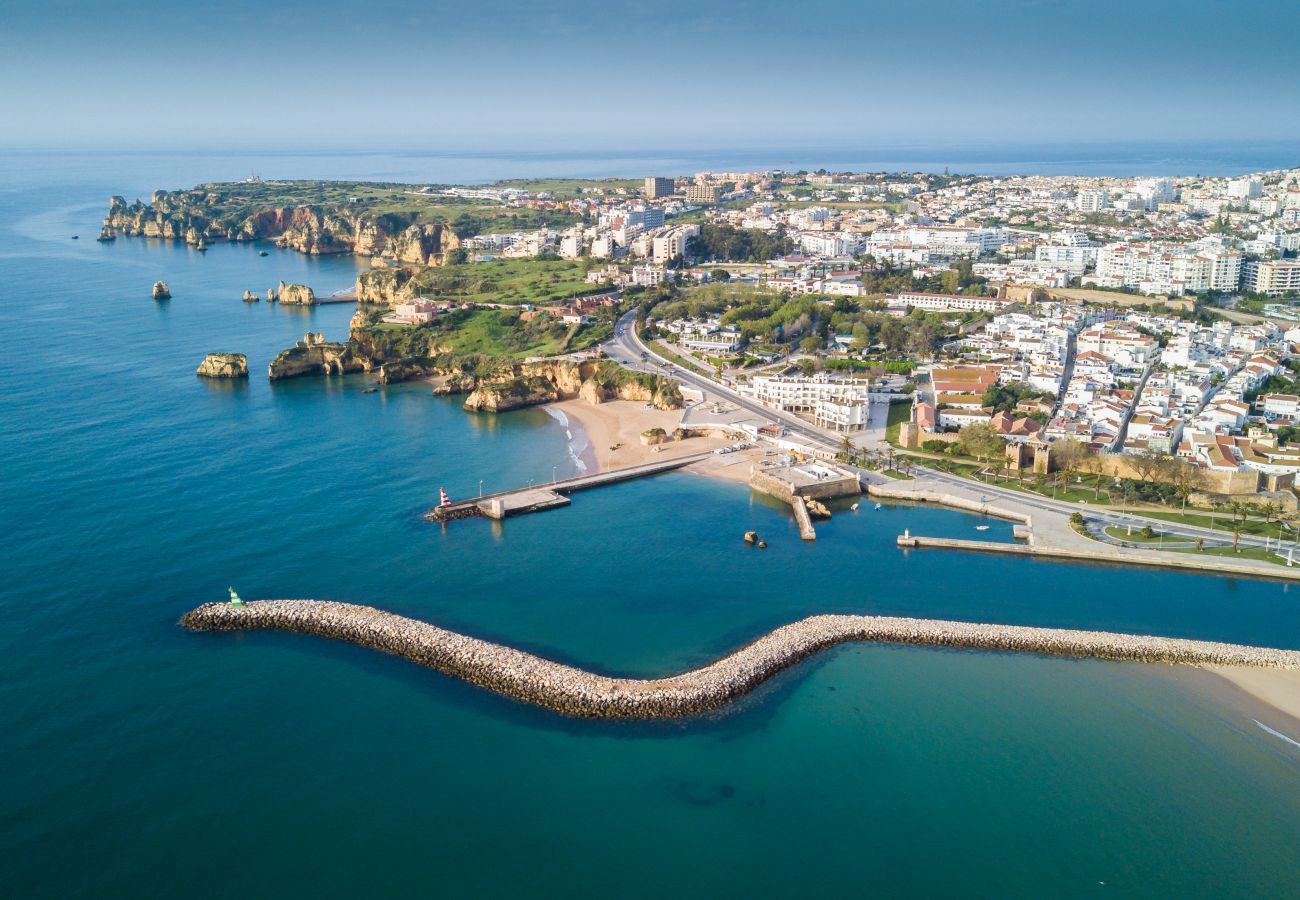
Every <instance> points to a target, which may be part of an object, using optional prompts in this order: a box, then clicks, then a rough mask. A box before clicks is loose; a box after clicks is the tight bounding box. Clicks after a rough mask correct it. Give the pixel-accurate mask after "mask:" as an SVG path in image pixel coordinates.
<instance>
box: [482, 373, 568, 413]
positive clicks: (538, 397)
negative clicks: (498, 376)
mask: <svg viewBox="0 0 1300 900" xmlns="http://www.w3.org/2000/svg"><path fill="white" fill-rule="evenodd" d="M559 399H560V392H559V391H557V390H556V389H555V384H554V383H553V382H551V381H549V380H547V379H546V378H542V377H541V376H538V375H529V376H523V377H520V378H512V379H510V380H509V381H497V382H492V383H490V384H481V385H479V387H478V388H476V389H475V391H474V393H472V394H470V395H469V397H467V398H466V399H465V409H467V410H469V411H470V412H494V413H495V412H506V411H507V410H511V409H521V408H523V407H525V406H536V405H538V404H539V403H551V402H554V401H555V400H559Z"/></svg>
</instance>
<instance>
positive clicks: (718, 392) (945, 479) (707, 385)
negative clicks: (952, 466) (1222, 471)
mask: <svg viewBox="0 0 1300 900" xmlns="http://www.w3.org/2000/svg"><path fill="white" fill-rule="evenodd" d="M602 349H604V350H605V352H606V353H607V354H609V356H610V358H611V359H614V360H616V361H618V362H620V363H622V364H623V365H625V366H627V367H629V368H631V369H634V370H637V371H642V372H654V373H656V374H664V373H665V372H671V374H672V376H673V377H674V378H676V379H677V380H679V381H681V382H683V383H685V384H687V385H690V386H691V387H693V388H696V389H697V390H700V391H702V392H704V393H705V395H706V396H710V395H711V396H713V397H715V398H721V399H725V400H726V401H727V402H729V403H732V404H734V405H736V406H738V407H740V408H741V409H744V410H746V411H747V412H750V413H752V414H753V415H755V416H756V417H758V418H761V419H765V420H767V421H770V422H780V423H781V424H782V425H784V426H785V427H786V428H787V429H788V430H789V431H790V432H791V433H792V434H796V435H798V436H799V437H801V438H803V439H804V440H806V441H807V442H808V443H809V444H811V445H812V446H814V447H818V448H821V449H824V450H829V451H832V452H836V453H838V452H839V450H840V446H841V442H840V438H839V437H838V436H837V435H835V434H834V433H833V432H827V431H824V430H822V429H820V428H818V427H817V426H815V425H813V424H812V423H810V422H807V421H805V420H803V419H800V418H798V417H797V416H794V415H792V414H790V413H786V412H782V411H780V410H775V409H772V408H770V407H767V406H764V405H763V404H761V403H758V402H756V401H754V400H751V399H749V398H748V397H743V396H741V395H740V394H738V393H737V392H736V391H734V390H732V389H731V388H729V387H727V386H725V385H722V384H719V383H718V382H716V381H714V380H713V379H712V378H707V377H705V376H703V375H700V374H699V373H696V372H692V371H688V370H686V369H683V368H682V367H681V366H678V365H675V364H674V363H672V362H671V361H670V360H668V359H665V358H664V357H662V356H659V355H658V354H657V353H655V351H654V349H653V348H652V347H649V346H647V345H646V344H645V343H644V342H643V341H642V340H641V339H640V337H639V336H638V335H637V333H636V313H635V312H630V313H626V314H625V315H623V316H622V317H621V318H619V320H618V321H617V322H616V323H615V325H614V336H613V337H612V338H610V339H609V340H608V341H607V342H606V343H605V344H604V345H602ZM643 354H644V357H643ZM647 358H648V359H647ZM1143 381H1144V382H1145V377H1144V378H1143ZM850 468H856V467H850ZM856 471H857V472H858V474H859V475H860V476H861V477H862V478H863V479H864V480H866V481H868V482H874V483H878V484H879V483H885V482H887V481H888V479H887V478H886V477H885V476H882V475H880V474H879V473H877V472H872V471H870V470H869V469H856ZM913 472H914V473H915V474H917V475H920V476H923V477H924V478H925V479H926V480H927V481H931V482H933V483H935V484H937V485H940V486H948V487H952V488H960V489H964V490H967V491H979V492H980V493H981V494H982V495H984V496H986V497H989V498H990V499H992V498H998V499H1001V500H1005V501H1008V502H1013V503H1016V504H1019V505H1020V506H1024V507H1029V508H1031V509H1036V510H1039V511H1042V512H1049V513H1055V514H1057V515H1065V516H1069V515H1070V514H1071V513H1076V512H1078V513H1084V514H1086V515H1087V516H1088V517H1089V518H1090V519H1093V520H1094V521H1097V522H1100V523H1101V524H1102V525H1103V526H1105V525H1117V526H1120V527H1127V526H1129V525H1133V526H1136V527H1138V528H1141V527H1143V526H1145V525H1150V526H1151V527H1152V528H1154V529H1157V530H1159V531H1162V532H1164V533H1165V534H1167V535H1171V536H1174V537H1182V538H1187V539H1189V540H1193V541H1194V540H1196V539H1197V538H1204V539H1205V540H1207V541H1216V542H1222V541H1225V540H1226V541H1227V542H1229V543H1231V541H1232V532H1231V531H1228V530H1227V529H1226V528H1216V529H1210V528H1201V527H1198V526H1194V525H1181V524H1175V523H1173V522H1166V521H1163V520H1161V519H1153V518H1147V517H1145V516H1142V515H1139V514H1137V513H1129V512H1119V511H1115V510H1110V509H1107V508H1106V507H1104V506H1091V505H1088V504H1083V503H1070V502H1067V501H1064V500H1053V499H1051V498H1050V497H1041V496H1039V495H1037V494H1031V493H1029V492H1027V491H1017V490H1015V489H1013V488H1002V487H997V486H995V485H988V484H984V483H983V482H981V481H976V480H974V479H970V478H965V477H962V476H960V475H952V474H949V473H947V472H942V471H939V470H937V469H931V468H928V467H926V466H924V465H919V466H916V467H915V468H914V469H913ZM1239 544H1240V546H1242V547H1261V548H1262V547H1265V546H1269V547H1277V546H1278V541H1276V540H1271V541H1266V540H1265V539H1264V538H1261V537H1255V536H1252V535H1245V534H1243V535H1242V536H1241V539H1240V542H1239Z"/></svg>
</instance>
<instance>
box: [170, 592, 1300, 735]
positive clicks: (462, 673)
mask: <svg viewBox="0 0 1300 900" xmlns="http://www.w3.org/2000/svg"><path fill="white" fill-rule="evenodd" d="M181 624H182V625H184V626H185V627H186V628H190V629H192V630H195V631H246V630H257V629H262V630H278V631H292V632H298V633H301V634H312V635H317V636H320V637H327V638H333V639H336V640H342V641H347V642H349V643H353V644H359V645H361V646H364V647H371V648H374V649H376V650H383V651H385V652H388V653H393V654H396V655H398V656H402V657H405V658H406V659H409V660H411V661H412V662H415V663H418V664H420V665H423V666H428V667H429V668H431V669H435V670H437V671H439V672H442V673H443V674H446V675H451V676H454V677H456V678H460V679H463V680H464V681H467V682H469V683H470V684H474V685H477V686H479V687H481V688H485V689H487V690H490V691H494V692H496V693H498V694H501V695H503V696H506V697H510V698H512V699H514V700H518V701H521V702H524V703H531V704H533V705H535V706H540V707H543V708H545V709H550V710H553V711H555V712H558V713H562V714H564V715H570V716H582V717H595V718H623V719H662V718H676V717H680V716H688V715H692V714H695V713H700V712H706V711H708V710H711V709H717V708H719V707H722V706H725V705H727V704H728V703H731V702H732V701H734V700H736V699H737V698H739V697H741V696H743V695H745V694H747V693H749V692H750V691H752V690H753V689H754V688H755V687H757V686H758V685H760V684H762V683H763V682H764V681H766V680H767V679H769V678H771V677H772V676H773V675H775V674H777V673H778V672H781V671H783V670H784V669H787V668H789V667H790V666H792V665H794V664H795V663H797V662H799V661H801V660H803V659H806V658H808V657H810V656H812V655H814V654H816V653H818V652H820V651H821V650H825V649H827V648H829V647H833V646H835V645H837V644H841V643H845V642H851V641H868V642H881V643H891V644H911V645H918V646H931V647H952V648H961V649H975V650H995V651H1002V652H1024V653H1039V654H1049V655H1055V656H1067V657H1080V658H1087V657H1091V658H1098V659H1110V660H1123V661H1129V662H1146V663H1181V664H1188V665H1214V666H1255V667H1266V668H1277V669H1300V651H1295V650H1274V649H1269V648H1263V647H1246V646H1241V645H1238V644H1221V643H1213V642H1209V641H1190V640H1181V639H1177V638H1161V637H1143V636H1139V635H1129V634H1113V633H1110V632H1101V631H1070V630H1065V629H1056V628H1029V627H1024V626H1016V625H981V624H974V623H969V622H945V621H939V620H930V619H904V618H891V617H884V616H852V615H824V616H812V617H810V618H807V619H801V620H800V621H798V622H793V623H791V624H789V625H784V626H782V627H780V628H777V629H776V630H775V631H771V632H769V633H767V634H765V635H763V636H762V637H760V638H758V639H757V640H755V641H753V642H752V643H750V644H748V645H746V646H744V647H742V648H740V649H739V650H737V651H735V652H734V653H731V654H728V655H727V656H723V657H721V658H720V659H718V660H716V661H715V662H712V663H710V664H709V665H707V666H703V667H701V668H699V669H693V670H691V671H688V672H683V673H682V674H680V675H673V676H669V677H667V678H653V679H639V678H611V677H608V676H605V675H598V674H595V673H593V672H587V671H584V670H582V669H578V668H574V667H573V666H566V665H563V664H561V663H557V662H553V661H551V660H548V659H544V658H542V657H540V656H535V655H533V654H531V653H525V652H523V651H521V650H515V649H513V648H510V647H505V646H502V645H500V644H493V643H489V642H488V641H483V640H479V639H477V638H472V637H468V636H467V635H463V634H458V633H456V632H454V631H448V630H446V629H443V628H438V627H437V626H435V625H431V624H429V623H427V622H421V621H418V620H416V619H408V618H405V617H403V616H397V615H394V614H392V613H387V612H384V611H382V610H378V609H374V608H372V607H368V606H359V605H355V604H350V603H335V602H330V601H315V600H261V601H254V602H252V603H248V604H246V605H244V606H233V605H231V604H229V603H209V604H206V605H204V606H200V607H198V608H197V609H194V610H192V611H191V612H189V613H187V614H186V615H185V616H184V617H182V619H181Z"/></svg>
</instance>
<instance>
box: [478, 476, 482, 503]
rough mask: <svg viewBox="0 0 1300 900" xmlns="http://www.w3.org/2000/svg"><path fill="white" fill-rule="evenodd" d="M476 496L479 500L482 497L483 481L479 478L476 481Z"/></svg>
mask: <svg viewBox="0 0 1300 900" xmlns="http://www.w3.org/2000/svg"><path fill="white" fill-rule="evenodd" d="M478 495H479V497H480V498H482V496H483V479H482V478H480V479H479V480H478Z"/></svg>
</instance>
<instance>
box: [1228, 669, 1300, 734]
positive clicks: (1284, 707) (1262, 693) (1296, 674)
mask: <svg viewBox="0 0 1300 900" xmlns="http://www.w3.org/2000/svg"><path fill="white" fill-rule="evenodd" d="M1209 671H1211V672H1213V673H1214V674H1216V675H1218V676H1219V677H1220V678H1223V679H1226V680H1227V681H1229V682H1231V683H1232V684H1233V685H1234V686H1236V687H1237V688H1238V689H1240V690H1241V691H1244V692H1245V693H1247V694H1249V695H1250V696H1251V697H1254V698H1255V699H1256V700H1258V701H1260V702H1261V703H1267V704H1268V705H1269V706H1271V707H1273V708H1274V709H1276V710H1279V711H1280V712H1283V713H1285V714H1286V715H1288V716H1290V717H1291V718H1293V719H1295V720H1296V721H1297V722H1300V671H1294V670H1289V669H1252V668H1245V667H1232V668H1229V667H1222V668H1220V667H1213V668H1211V669H1210V670H1209Z"/></svg>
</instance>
